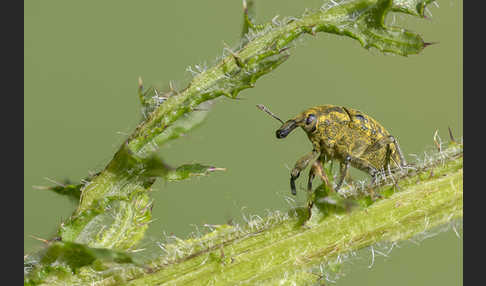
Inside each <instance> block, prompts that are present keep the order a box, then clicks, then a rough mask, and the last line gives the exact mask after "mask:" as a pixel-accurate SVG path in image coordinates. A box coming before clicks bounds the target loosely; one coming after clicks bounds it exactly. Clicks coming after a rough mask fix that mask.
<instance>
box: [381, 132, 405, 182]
mask: <svg viewBox="0 0 486 286" xmlns="http://www.w3.org/2000/svg"><path fill="white" fill-rule="evenodd" d="M390 137H392V136H390ZM392 138H393V137H392ZM395 146H398V144H396V145H395ZM391 159H392V157H391V148H390V144H388V145H386V156H385V166H384V168H385V169H387V170H388V175H390V178H391V180H392V182H393V186H395V188H397V189H400V188H399V187H398V185H397V181H396V180H395V177H394V176H393V174H392V172H391V169H390V160H391ZM402 162H404V161H403V160H402ZM395 163H396V162H395ZM399 166H400V167H401V165H399Z"/></svg>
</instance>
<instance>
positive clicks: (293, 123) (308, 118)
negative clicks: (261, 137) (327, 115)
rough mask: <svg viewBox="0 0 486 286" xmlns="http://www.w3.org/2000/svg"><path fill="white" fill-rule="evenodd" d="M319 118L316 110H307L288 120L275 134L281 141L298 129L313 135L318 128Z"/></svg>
mask: <svg viewBox="0 0 486 286" xmlns="http://www.w3.org/2000/svg"><path fill="white" fill-rule="evenodd" d="M317 116H318V114H317V113H316V111H315V110H314V109H309V110H306V111H304V112H302V113H301V114H299V115H297V116H296V117H294V118H292V119H289V120H287V122H285V123H284V124H283V125H282V126H281V127H280V128H279V129H277V131H276V132H275V134H276V135H277V138H279V139H281V138H285V137H287V135H289V133H290V132H292V130H294V129H295V128H297V127H302V129H304V131H305V132H306V133H307V134H311V133H312V132H314V131H315V130H316V128H317Z"/></svg>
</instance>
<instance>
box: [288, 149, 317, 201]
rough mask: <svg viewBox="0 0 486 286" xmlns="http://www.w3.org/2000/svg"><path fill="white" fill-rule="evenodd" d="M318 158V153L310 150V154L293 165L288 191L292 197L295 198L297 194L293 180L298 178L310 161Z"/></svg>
mask: <svg viewBox="0 0 486 286" xmlns="http://www.w3.org/2000/svg"><path fill="white" fill-rule="evenodd" d="M318 156H319V152H317V151H316V150H312V152H310V153H309V154H307V155H305V156H303V157H302V158H300V159H299V160H298V161H297V162H296V163H295V166H294V168H293V169H292V172H291V173H290V191H291V192H292V195H294V196H295V195H296V194H297V190H296V188H295V180H296V179H297V178H298V177H299V176H300V172H301V171H302V170H304V169H305V167H307V165H309V163H310V161H313V160H315V159H317V157H318Z"/></svg>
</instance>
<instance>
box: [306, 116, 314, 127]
mask: <svg viewBox="0 0 486 286" xmlns="http://www.w3.org/2000/svg"><path fill="white" fill-rule="evenodd" d="M314 120H316V116H315V115H314V114H309V116H307V119H306V120H305V124H307V125H309V124H311V123H312V122H314Z"/></svg>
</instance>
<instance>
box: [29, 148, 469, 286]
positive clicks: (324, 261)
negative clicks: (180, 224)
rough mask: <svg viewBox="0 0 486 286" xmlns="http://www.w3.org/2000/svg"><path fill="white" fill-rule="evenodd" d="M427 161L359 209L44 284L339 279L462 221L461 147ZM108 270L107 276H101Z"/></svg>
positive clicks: (179, 246)
mask: <svg viewBox="0 0 486 286" xmlns="http://www.w3.org/2000/svg"><path fill="white" fill-rule="evenodd" d="M429 158H432V159H433V160H432V161H428V162H424V163H422V165H419V166H416V167H415V168H414V170H412V171H410V170H409V171H407V172H405V173H404V174H402V175H403V176H402V177H401V178H400V180H399V181H398V183H397V186H398V191H396V190H397V189H395V187H394V185H393V184H392V183H389V184H385V185H383V186H381V187H380V188H378V189H377V192H378V193H380V194H382V195H383V196H384V197H385V198H384V199H382V200H379V201H377V202H375V203H372V202H371V201H369V200H368V197H366V196H365V197H363V196H362V195H361V196H359V195H358V196H357V198H355V199H356V200H357V201H358V202H359V203H360V204H361V203H364V204H362V205H361V207H356V208H354V209H351V210H346V208H337V207H335V206H329V205H328V206H324V207H322V206H321V207H320V208H318V207H316V208H315V209H313V216H312V218H311V219H310V220H307V217H308V214H307V209H306V208H299V207H298V208H295V209H291V210H290V211H288V212H280V211H276V212H273V213H270V214H269V215H268V216H267V217H264V218H261V217H259V216H250V217H248V218H247V219H246V224H245V225H243V226H239V225H233V226H231V225H215V226H212V227H213V228H214V230H213V231H211V232H209V233H207V234H205V235H204V236H201V237H197V238H193V239H188V240H181V239H177V238H176V239H175V240H174V241H173V242H170V243H166V244H159V247H160V249H161V250H162V251H161V253H160V256H159V257H158V258H156V259H155V260H152V261H148V262H147V261H145V262H143V266H141V264H133V263H132V262H131V261H130V260H127V259H126V258H124V257H123V256H121V257H120V254H116V253H115V254H112V255H111V256H110V257H109V258H110V259H108V260H107V259H106V258H105V259H101V258H100V259H99V260H98V264H96V263H91V264H89V265H86V266H81V267H79V268H77V270H76V271H77V274H76V275H66V272H65V270H63V267H62V265H63V264H67V263H71V264H73V263H76V262H77V261H74V262H73V261H64V260H62V259H59V260H58V261H57V263H56V265H57V267H58V268H57V269H50V271H51V272H50V275H49V277H50V279H49V281H50V283H53V284H56V283H59V284H62V283H68V284H73V283H81V282H93V281H94V282H97V283H100V285H119V284H120V283H122V282H123V283H127V284H128V285H208V284H209V285H236V284H238V285H293V284H296V285H312V284H314V283H316V282H319V281H320V280H321V279H323V277H327V276H333V273H334V274H336V273H338V272H339V268H340V265H341V262H342V258H343V257H346V256H348V255H349V254H350V253H352V252H355V251H357V250H359V249H363V248H365V247H370V246H373V245H376V244H378V243H379V244H383V243H390V244H393V243H395V242H398V241H402V240H407V239H410V238H413V237H414V236H417V235H419V236H420V235H423V234H424V233H427V232H429V231H431V230H432V229H434V228H437V227H438V226H442V225H444V224H450V223H454V222H456V221H457V220H462V216H463V149H462V145H459V144H452V145H451V146H450V147H449V148H447V149H445V150H441V151H440V152H437V153H436V154H431V155H430V154H429ZM319 189H320V188H317V189H316V191H318V190H319ZM369 204H370V205H369ZM92 252H94V253H96V252H98V250H96V251H95V250H92V251H91V252H89V253H88V254H90V255H87V254H85V255H84V256H88V257H89V258H90V259H93V260H94V259H95V258H97V256H95V257H93V254H92ZM142 255H143V253H142ZM104 256H106V254H105V255H104ZM114 258H117V259H125V263H118V264H114V262H113V259H114ZM77 263H79V262H77ZM96 265H97V266H96ZM109 267H111V269H112V271H101V270H103V269H105V270H106V269H109ZM93 268H97V269H98V270H97V271H93ZM44 271H45V270H44ZM37 275H39V276H40V275H42V273H39V274H37ZM33 284H35V283H33Z"/></svg>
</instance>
